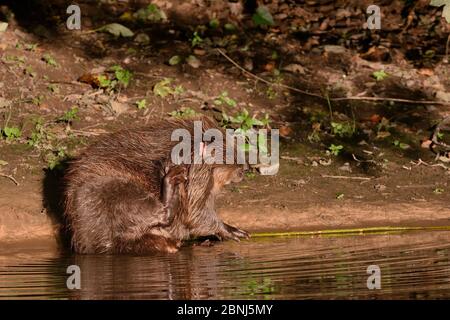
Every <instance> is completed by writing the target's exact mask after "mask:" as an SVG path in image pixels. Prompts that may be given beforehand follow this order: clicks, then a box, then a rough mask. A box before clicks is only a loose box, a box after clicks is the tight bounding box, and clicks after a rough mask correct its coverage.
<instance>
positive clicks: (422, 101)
mask: <svg viewBox="0 0 450 320" xmlns="http://www.w3.org/2000/svg"><path fill="white" fill-rule="evenodd" d="M330 100H332V101H344V100H367V101H392V102H403V103H409V104H439V105H444V106H446V105H450V102H445V101H431V100H408V99H400V98H383V97H358V96H352V97H342V98H330Z"/></svg>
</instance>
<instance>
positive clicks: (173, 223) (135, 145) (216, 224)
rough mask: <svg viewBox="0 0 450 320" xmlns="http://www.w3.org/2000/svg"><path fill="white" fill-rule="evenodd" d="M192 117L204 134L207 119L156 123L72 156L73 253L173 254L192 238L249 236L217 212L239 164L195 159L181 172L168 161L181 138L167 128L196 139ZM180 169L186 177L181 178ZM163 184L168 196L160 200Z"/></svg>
mask: <svg viewBox="0 0 450 320" xmlns="http://www.w3.org/2000/svg"><path fill="white" fill-rule="evenodd" d="M194 120H201V121H202V123H203V130H204V131H205V130H207V129H209V128H216V124H215V122H214V121H212V120H211V119H209V118H206V117H202V118H198V119H191V120H161V121H155V122H152V123H151V124H149V125H148V126H146V127H144V128H138V129H126V130H122V131H119V132H116V133H113V134H110V135H108V136H105V137H102V138H101V139H99V140H98V141H97V142H96V143H94V144H92V145H91V146H90V147H88V148H87V149H86V150H85V151H84V152H83V153H82V154H81V155H80V157H78V158H77V159H75V160H73V161H71V163H70V165H69V169H68V172H67V174H66V176H65V185H66V188H65V189H66V192H65V214H66V218H67V221H68V225H69V227H70V229H71V233H72V247H73V249H74V250H75V251H76V252H78V253H137V254H141V253H147V252H152V251H164V252H175V251H177V249H178V247H179V246H180V244H181V241H182V240H185V239H188V238H189V237H192V236H208V235H216V236H217V237H219V238H222V239H229V238H231V239H236V240H237V239H239V238H241V237H247V236H248V234H247V233H246V232H244V231H242V230H239V229H237V228H234V227H232V226H229V225H227V224H225V223H223V222H222V221H221V220H220V219H219V218H218V216H217V214H216V211H215V198H216V196H217V194H218V193H219V192H220V190H221V189H222V187H223V185H225V184H228V183H230V182H237V181H240V179H241V178H242V166H238V165H207V164H192V165H181V166H183V167H184V168H182V170H179V169H178V168H176V167H177V166H175V165H174V164H172V163H171V162H170V152H171V150H172V148H173V146H174V145H176V144H177V143H178V142H177V141H175V142H173V141H171V133H172V132H173V130H175V129H179V128H185V129H187V130H188V131H189V132H191V136H192V137H193V121H194ZM180 172H181V173H180ZM183 174H184V175H186V177H185V178H186V180H184V179H180V176H183ZM177 175H178V177H177ZM171 176H173V177H171ZM168 178H170V179H169V180H168ZM174 179H178V180H177V182H173V181H175V180H174ZM166 185H167V186H169V187H165V186H166ZM167 189H168V190H169V192H171V193H173V196H170V199H169V201H168V202H169V203H164V202H165V200H163V199H165V194H164V192H167Z"/></svg>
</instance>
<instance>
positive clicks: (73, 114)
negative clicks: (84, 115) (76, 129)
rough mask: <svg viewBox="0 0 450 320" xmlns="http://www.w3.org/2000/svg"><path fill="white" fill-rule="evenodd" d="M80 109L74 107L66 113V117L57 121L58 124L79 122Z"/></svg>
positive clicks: (63, 116)
mask: <svg viewBox="0 0 450 320" xmlns="http://www.w3.org/2000/svg"><path fill="white" fill-rule="evenodd" d="M78 119H79V118H78V107H72V108H71V109H70V110H68V111H66V112H65V113H64V115H62V116H61V117H59V118H58V119H57V122H64V123H67V124H71V123H72V122H73V121H75V120H78Z"/></svg>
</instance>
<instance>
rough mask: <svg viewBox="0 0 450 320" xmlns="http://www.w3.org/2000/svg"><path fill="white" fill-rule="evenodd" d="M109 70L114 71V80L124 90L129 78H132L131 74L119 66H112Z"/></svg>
mask: <svg viewBox="0 0 450 320" xmlns="http://www.w3.org/2000/svg"><path fill="white" fill-rule="evenodd" d="M111 70H112V71H114V76H115V79H116V80H117V81H118V82H119V83H120V84H121V85H122V86H124V87H125V88H126V87H128V85H129V84H130V81H131V78H133V73H132V72H131V71H129V70H126V69H124V68H122V67H121V66H119V65H115V66H112V67H111Z"/></svg>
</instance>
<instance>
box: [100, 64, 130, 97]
mask: <svg viewBox="0 0 450 320" xmlns="http://www.w3.org/2000/svg"><path fill="white" fill-rule="evenodd" d="M109 71H110V72H112V73H113V74H112V75H110V74H109V75H106V74H100V75H98V76H97V81H98V86H99V87H100V88H103V89H107V90H111V91H112V90H115V89H117V88H118V87H120V86H121V87H124V88H126V87H128V85H129V84H130V81H131V79H132V78H133V73H132V72H131V71H129V70H126V69H124V68H122V67H121V66H119V65H114V66H112V67H111V68H109Z"/></svg>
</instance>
